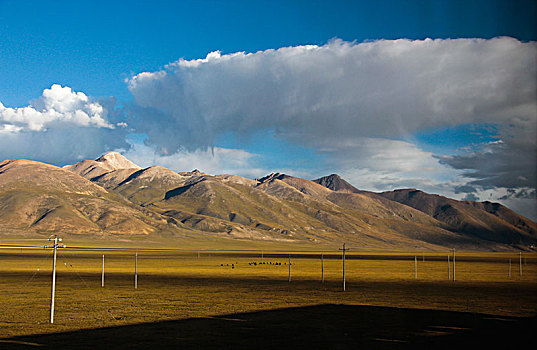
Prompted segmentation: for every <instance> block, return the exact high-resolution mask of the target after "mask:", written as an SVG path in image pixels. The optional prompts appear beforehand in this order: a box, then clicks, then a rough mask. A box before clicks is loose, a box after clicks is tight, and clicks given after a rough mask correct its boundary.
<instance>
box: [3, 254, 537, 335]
mask: <svg viewBox="0 0 537 350" xmlns="http://www.w3.org/2000/svg"><path fill="white" fill-rule="evenodd" d="M241 248H244V247H241ZM261 248H262V249H248V250H247V249H243V250H235V251H233V250H231V249H230V250H218V251H217V250H210V249H200V250H141V249H140V250H138V288H137V289H136V290H135V289H134V263H135V252H136V249H135V248H134V247H130V248H128V249H119V248H117V247H116V248H113V249H108V250H102V249H99V248H98V247H93V248H91V249H85V250H82V249H75V248H67V249H60V250H59V252H58V262H57V271H58V278H57V289H56V312H55V323H54V324H53V325H51V324H49V323H48V320H49V305H50V286H51V278H50V277H51V265H52V259H51V251H50V250H48V251H46V250H43V249H40V250H38V249H0V295H2V298H0V310H2V317H1V319H0V337H1V338H6V337H12V336H23V335H31V334H39V333H50V332H64V331H75V330H81V329H92V328H98V327H109V326H122V325H133V324H140V323H147V322H157V321H163V320H178V319H187V318H193V317H194V318H200V317H202V318H207V317H209V318H210V317H219V316H222V315H227V314H238V313H244V312H254V311H260V310H272V309H278V308H289V307H306V306H312V305H324V304H337V305H374V306H384V307H396V308H411V309H434V310H447V311H461V312H470V313H480V314H491V315H498V316H535V315H537V283H536V282H537V255H536V254H534V253H524V254H523V257H522V272H523V274H522V276H520V273H519V258H520V255H519V254H517V253H483V252H481V253H475V252H458V253H457V255H456V281H450V280H448V272H449V273H451V274H452V273H453V271H452V267H451V268H450V270H449V271H448V263H447V256H448V254H450V253H449V252H448V251H446V252H381V251H356V250H355V251H351V252H349V253H348V254H347V260H346V281H347V290H346V291H345V292H343V291H342V288H341V287H342V284H341V280H342V261H341V253H340V252H338V251H337V250H336V249H333V248H330V249H327V250H325V251H323V252H322V251H314V250H307V251H291V252H290V251H289V250H284V249H279V250H270V249H267V247H266V246H263V247H261ZM283 248H285V247H283ZM103 254H104V255H105V287H104V288H103V287H101V268H102V255H103ZM321 254H323V256H324V279H325V282H324V283H321V259H320V258H321ZM289 255H291V283H289V282H288V276H289V266H288V265H287V263H288V260H289ZM509 259H511V262H512V265H511V277H509V274H508V273H509ZM416 261H417V279H415V262H416ZM254 263H255V264H254Z"/></svg>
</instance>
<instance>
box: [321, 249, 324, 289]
mask: <svg viewBox="0 0 537 350" xmlns="http://www.w3.org/2000/svg"><path fill="white" fill-rule="evenodd" d="M321 283H324V254H321Z"/></svg>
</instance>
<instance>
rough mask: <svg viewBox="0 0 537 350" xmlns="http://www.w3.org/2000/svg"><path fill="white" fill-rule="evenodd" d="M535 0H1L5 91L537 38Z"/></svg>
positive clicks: (11, 97)
mask: <svg viewBox="0 0 537 350" xmlns="http://www.w3.org/2000/svg"><path fill="white" fill-rule="evenodd" d="M536 12H537V5H536V3H535V1H531V0H529V1H487V0H485V1H456V0H453V1H397V0H395V1H382V0H381V1H99V0H97V1H90V2H84V1H61V0H59V1H24V0H21V1H19V0H17V1H10V0H1V1H0V43H1V45H0V67H2V68H1V70H0V101H2V103H3V104H4V105H6V106H12V107H20V106H24V105H26V104H27V103H28V100H29V99H33V98H36V97H37V96H40V95H41V92H42V90H43V89H44V88H48V87H50V85H52V84H53V83H58V82H60V83H61V84H63V85H67V86H70V87H72V88H73V89H74V90H76V91H84V92H85V93H86V94H87V95H90V96H115V97H118V98H120V99H129V98H130V95H129V93H128V91H127V89H126V86H125V84H124V79H125V78H128V77H129V76H130V75H132V74H133V73H139V72H142V71H154V70H157V69H159V68H160V67H162V66H164V65H165V64H168V63H170V62H172V61H175V60H177V59H179V58H181V57H184V58H187V59H194V58H200V57H205V55H206V54H207V53H208V52H210V51H214V50H220V51H222V52H223V53H231V52H237V51H246V52H255V51H258V50H266V49H271V48H279V47H283V46H294V45H304V44H318V45H322V44H324V43H326V42H327V41H328V40H330V39H331V38H334V37H337V38H340V39H343V40H346V41H353V40H356V41H359V42H360V41H363V40H368V39H397V38H409V39H424V38H427V37H430V38H468V37H472V38H473V37H478V38H492V37H495V36H503V35H505V36H512V37H515V38H518V39H520V40H535V39H536V38H537V24H536V21H535V17H536Z"/></svg>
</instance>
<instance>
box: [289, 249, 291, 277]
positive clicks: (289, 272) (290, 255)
mask: <svg viewBox="0 0 537 350" xmlns="http://www.w3.org/2000/svg"><path fill="white" fill-rule="evenodd" d="M289 283H291V254H289Z"/></svg>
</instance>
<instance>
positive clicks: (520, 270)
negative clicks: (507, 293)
mask: <svg viewBox="0 0 537 350" xmlns="http://www.w3.org/2000/svg"><path fill="white" fill-rule="evenodd" d="M518 265H519V266H520V268H519V272H520V277H522V252H520V260H519V264H518Z"/></svg>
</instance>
